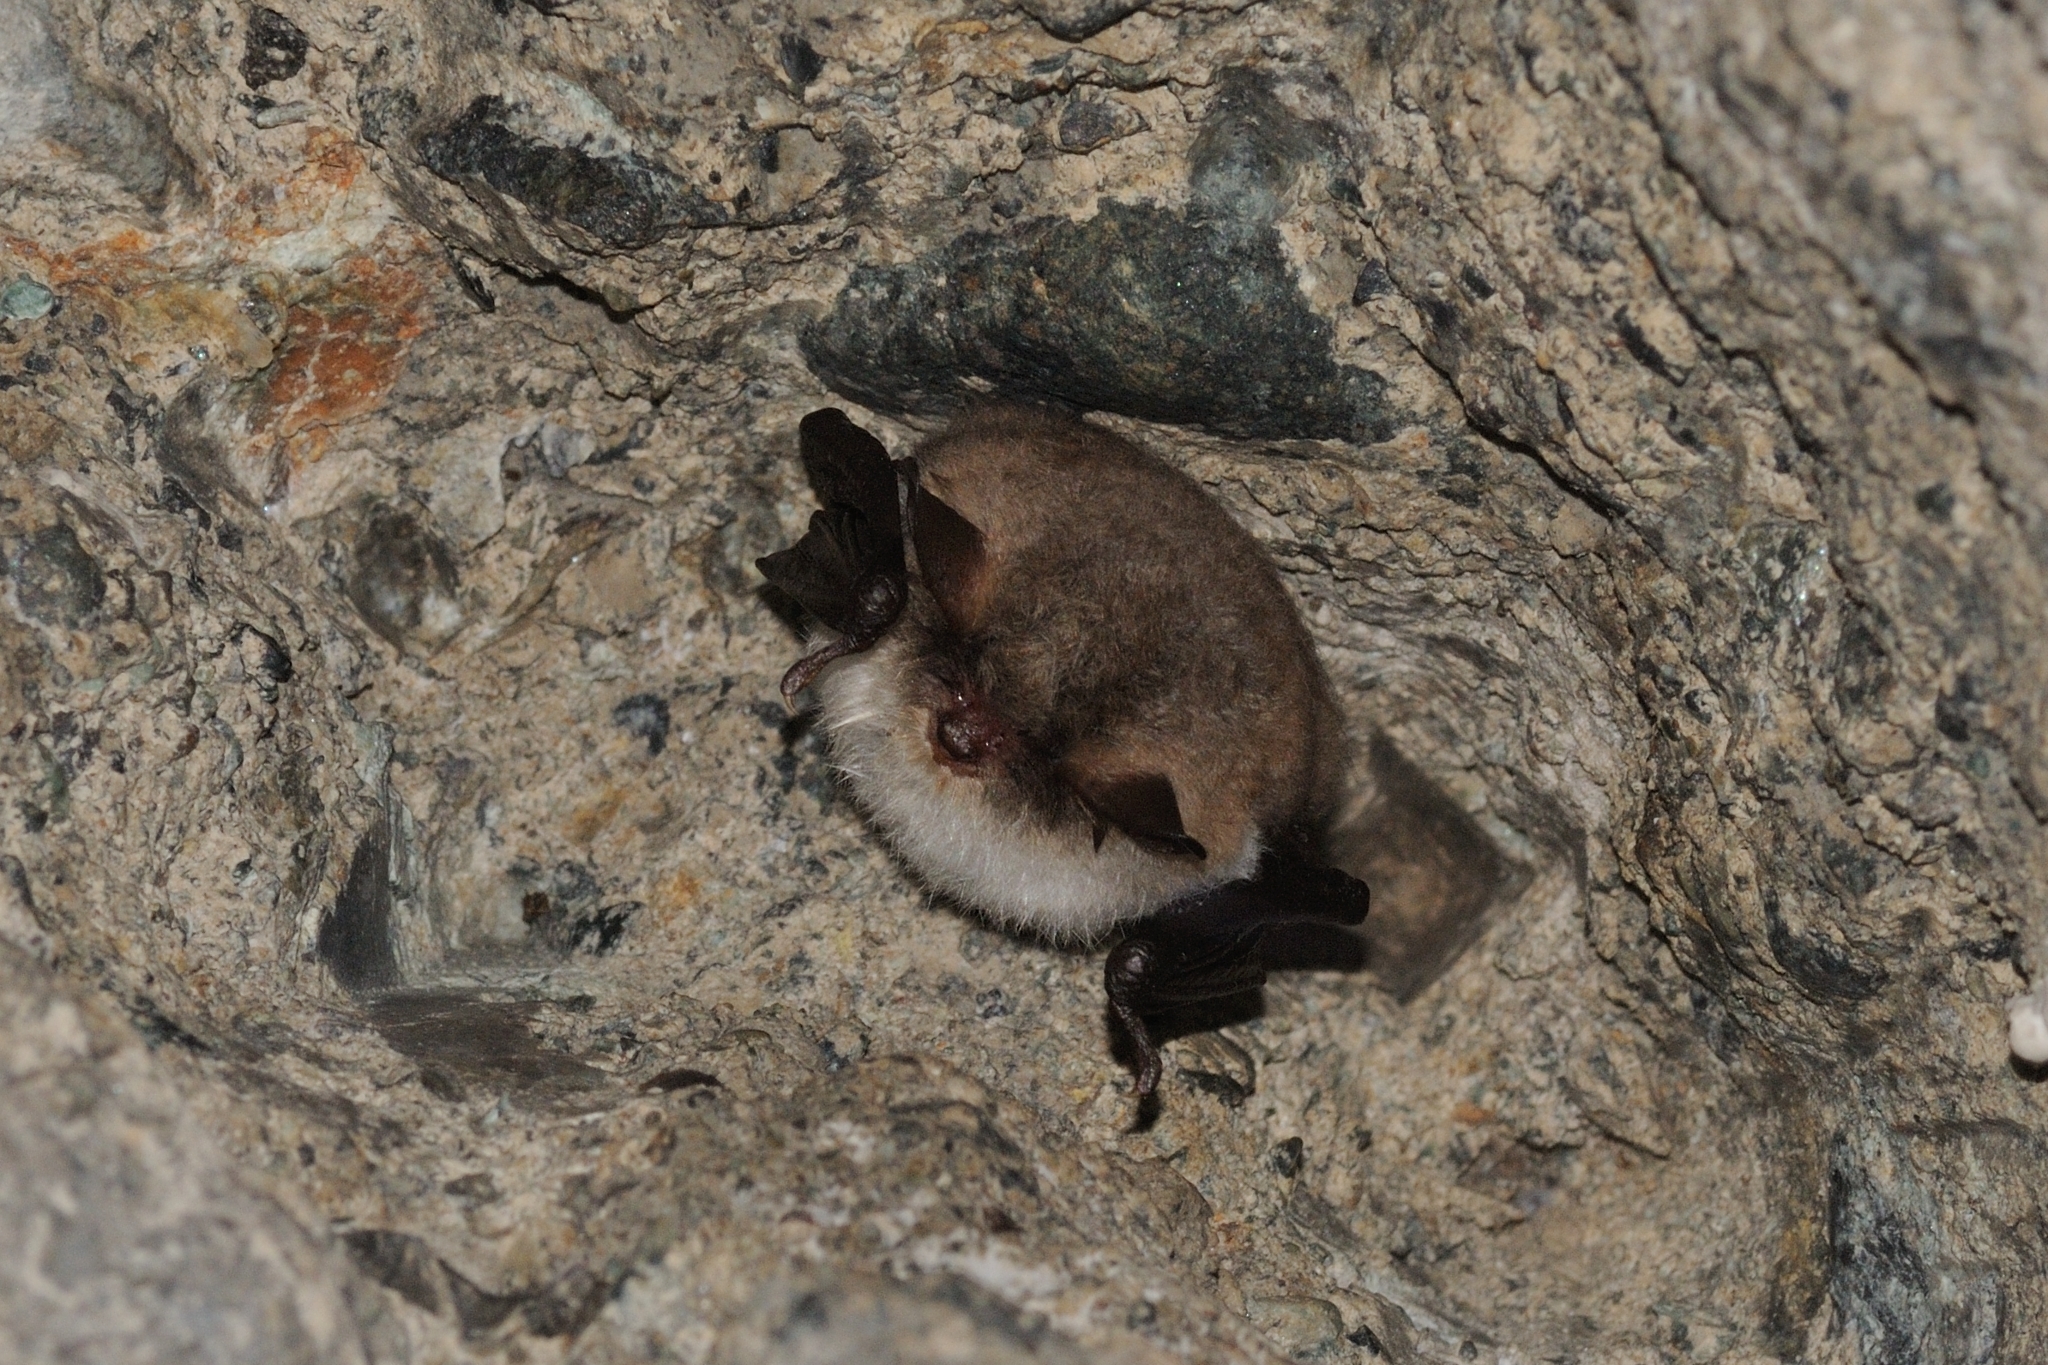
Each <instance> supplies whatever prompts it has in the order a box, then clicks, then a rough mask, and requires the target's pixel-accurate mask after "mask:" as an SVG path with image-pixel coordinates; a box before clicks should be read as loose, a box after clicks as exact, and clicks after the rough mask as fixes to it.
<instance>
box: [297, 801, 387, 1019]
mask: <svg viewBox="0 0 2048 1365" xmlns="http://www.w3.org/2000/svg"><path fill="white" fill-rule="evenodd" d="M390 864H391V828H390V825H389V824H388V823H387V822H385V821H383V820H379V821H378V822H377V823H376V825H374V826H373V827H371V829H370V830H369V832H368V833H366V834H364V835H363V837H362V839H361V840H360V841H359V842H358V843H357V844H356V851H355V853H354V854H352V855H351V856H350V858H349V860H348V876H347V878H346V879H345V880H344V881H343V882H342V885H341V894H340V895H338V896H336V897H335V899H334V905H333V907H332V908H331V909H329V910H328V912H327V914H326V916H325V917H324V918H323V919H322V920H321V921H320V935H319V937H318V939H316V940H315V942H314V951H315V952H317V953H318V954H319V957H320V961H321V962H323V963H324V964H326V967H327V970H328V971H330V972H332V973H334V979H335V980H336V981H339V982H340V983H341V984H342V985H343V986H344V987H345V988H347V989H348V990H351V991H366V990H377V989H380V988H382V987H385V986H395V985H397V984H398V954H397V951H396V950H395V949H394V948H393V947H392V943H391V878H390Z"/></svg>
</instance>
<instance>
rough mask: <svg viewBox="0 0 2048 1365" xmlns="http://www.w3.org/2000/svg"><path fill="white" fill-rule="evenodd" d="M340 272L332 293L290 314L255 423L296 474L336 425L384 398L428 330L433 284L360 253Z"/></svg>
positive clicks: (304, 303)
mask: <svg viewBox="0 0 2048 1365" xmlns="http://www.w3.org/2000/svg"><path fill="white" fill-rule="evenodd" d="M335 275H336V276H337V277H338V278H337V279H336V281H335V284H334V286H333V287H332V288H330V289H328V290H327V291H326V292H324V293H321V294H315V295H312V296H310V297H308V298H306V299H305V300H303V301H301V302H299V303H297V304H294V305H293V306H292V307H291V309H290V310H289V311H288V312H287V313H286V314H285V341H284V345H283V346H282V347H281V348H280V350H279V352H278V356H277V361H276V363H275V364H274V365H273V366H272V367H271V371H270V379H269V383H268V384H267V385H266V386H265V390H264V395H263V404H262V409H261V412H260V414H259V416H258V418H257V421H256V424H255V426H256V430H257V432H259V433H261V434H263V435H267V436H269V437H270V438H271V439H273V440H275V441H277V442H279V443H280V444H281V445H282V446H283V448H284V449H285V451H286V453H287V456H288V457H289V458H290V459H291V461H292V467H293V468H295V469H296V468H302V467H304V466H305V465H307V464H311V463H313V462H314V461H316V460H318V459H319V458H320V456H321V454H322V453H324V451H325V449H326V445H327V435H328V432H329V431H330V430H331V429H332V428H333V427H335V426H338V425H340V424H341V423H343V422H346V421H348V420H350V419H351V418H355V417H360V416H362V415H363V414H365V413H367V412H370V411H373V410H374V409H375V408H376V407H377V405H378V404H379V403H381V402H383V401H384V398H385V395H387V394H388V393H390V391H391V386H392V385H393V384H396V383H397V382H398V376H399V374H400V373H401V372H402V371H403V369H404V366H405V356H406V352H407V351H408V350H410V349H411V346H412V343H413V341H414V340H416V339H417V338H418V337H419V336H420V334H421V333H422V332H424V331H425V330H426V322H425V319H424V315H423V313H422V311H421V305H422V302H423V300H424V299H425V296H426V282H425V281H424V280H422V279H421V278H420V276H419V275H418V274H416V273H415V272H414V271H412V270H410V269H408V268H406V267H405V266H402V265H396V264H391V263H388V262H384V261H378V260H375V259H373V258H370V257H365V256H359V257H356V258H355V259H353V260H351V261H348V262H347V263H346V264H344V265H342V266H340V267H339V268H338V269H337V270H336V271H335Z"/></svg>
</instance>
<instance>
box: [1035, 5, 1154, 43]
mask: <svg viewBox="0 0 2048 1365" xmlns="http://www.w3.org/2000/svg"><path fill="white" fill-rule="evenodd" d="M1143 8H1144V5H1143V4H1142V3H1141V0H1024V12H1025V13H1026V14H1029V15H1030V16H1031V17H1032V18H1034V19H1036V20H1037V21H1038V22H1039V24H1040V26H1042V27H1043V28H1044V29H1045V31H1046V32H1047V33H1050V34H1051V35H1052V36H1053V37H1055V38H1064V39H1066V40H1067V41H1068V42H1070V43H1072V42H1078V41H1080V40H1081V39H1083V38H1089V37H1093V36H1094V35H1095V34H1097V33H1100V32H1102V30H1104V29H1106V28H1108V27H1109V26H1110V25H1111V24H1114V23H1116V22H1117V21H1118V20H1120V19H1125V18H1128V17H1129V16H1131V15H1132V14H1135V13H1136V12H1137V11H1139V10H1141V9H1143Z"/></svg>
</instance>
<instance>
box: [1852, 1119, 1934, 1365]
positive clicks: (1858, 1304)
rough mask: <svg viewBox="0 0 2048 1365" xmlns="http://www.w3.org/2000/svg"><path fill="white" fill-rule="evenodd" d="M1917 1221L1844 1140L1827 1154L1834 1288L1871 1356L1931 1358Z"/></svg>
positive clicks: (1930, 1317)
mask: <svg viewBox="0 0 2048 1365" xmlns="http://www.w3.org/2000/svg"><path fill="white" fill-rule="evenodd" d="M1913 1222H1914V1220H1911V1219H1908V1218H1902V1217H1901V1216H1900V1211H1899V1210H1898V1209H1896V1208H1895V1207H1894V1206H1893V1201H1892V1200H1891V1199H1888V1198H1887V1197H1886V1192H1885V1191H1884V1190H1882V1189H1880V1188H1879V1186H1878V1184H1877V1182H1876V1181H1875V1180H1873V1179H1872V1178H1871V1174H1870V1172H1869V1171H1868V1170H1866V1169H1865V1168H1864V1166H1863V1165H1862V1163H1861V1162H1859V1161H1858V1159H1857V1155H1856V1153H1855V1151H1854V1150H1853V1149H1852V1148H1851V1146H1850V1144H1849V1143H1848V1142H1847V1141H1845V1140H1839V1139H1838V1140H1837V1141H1836V1143H1835V1145H1834V1149H1833V1151H1832V1152H1831V1153H1830V1155H1829V1160H1828V1249H1829V1251H1830V1253H1831V1259H1832V1262H1833V1269H1832V1273H1831V1275H1830V1278H1829V1292H1830V1293H1831V1294H1832V1295H1833V1297H1834V1300H1835V1307H1836V1310H1837V1311H1838V1312H1839V1313H1841V1314H1842V1316H1843V1317H1844V1318H1846V1319H1848V1320H1849V1321H1850V1322H1853V1323H1855V1324H1856V1327H1857V1329H1858V1332H1859V1333H1860V1335H1861V1336H1862V1338H1863V1340H1864V1342H1866V1343H1867V1346H1866V1350H1867V1352H1868V1354H1867V1355H1866V1357H1865V1358H1866V1359H1869V1360H1873V1361H1877V1360H1885V1361H1891V1360H1899V1361H1905V1360H1926V1359H1930V1358H1933V1359H1948V1358H1952V1357H1949V1356H1947V1355H1946V1353H1945V1352H1944V1353H1940V1354H1937V1355H1933V1356H1930V1354H1929V1347H1930V1346H1935V1345H1936V1344H1937V1343H1935V1342H1934V1341H1932V1340H1931V1338H1932V1337H1933V1336H1934V1335H1935V1332H1934V1328H1935V1317H1936V1312H1937V1306H1936V1305H1935V1303H1934V1302H1933V1297H1934V1295H1933V1285H1932V1284H1931V1282H1930V1276H1929V1274H1928V1269H1927V1262H1926V1259H1925V1258H1924V1257H1923V1256H1922V1255H1921V1253H1920V1251H1919V1249H1918V1248H1916V1247H1915V1246H1914V1245H1913V1232H1914V1228H1913Z"/></svg>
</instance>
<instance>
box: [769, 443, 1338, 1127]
mask: <svg viewBox="0 0 2048 1365" xmlns="http://www.w3.org/2000/svg"><path fill="white" fill-rule="evenodd" d="M799 441H800V445H801V450H802V455H803V461H804V468H805V471H806V472H807V473H808V474H809V476H810V480H811V485H812V487H813V489H814V490H815V491H816V492H817V494H818V497H819V500H820V501H821V502H822V503H823V504H824V506H823V508H822V510H820V511H818V512H817V513H815V514H814V515H813V516H812V518H811V525H810V529H809V530H808V531H807V532H806V533H805V535H804V536H803V538H802V539H801V540H799V541H798V542H797V543H796V544H795V545H793V546H791V547H790V548H788V549H785V550H781V551H779V552H777V553H775V554H772V555H769V556H767V557H766V558H764V559H762V560H760V561H759V566H760V569H761V572H762V574H763V575H764V576H765V577H766V578H767V579H768V581H769V582H770V583H772V584H774V585H775V586H777V587H779V588H781V589H783V590H784V591H785V592H787V593H788V594H789V595H790V596H791V597H793V598H795V599H796V601H797V602H799V603H800V604H801V605H802V606H803V607H804V608H805V609H806V610H808V611H809V612H810V613H811V614H812V615H814V616H815V617H817V619H818V620H819V622H821V623H822V624H823V625H824V626H825V627H826V628H827V629H828V630H829V631H830V632H831V633H832V637H831V639H830V640H829V642H828V643H826V644H824V645H823V646H822V647H820V648H818V649H816V650H815V651H813V652H812V653H810V654H807V655H806V656H804V657H803V658H802V659H800V660H799V661H798V662H797V663H796V665H795V666H794V667H792V668H791V669H790V670H789V672H788V673H787V674H786V675H785V676H784V678H783V680H782V692H783V696H784V698H785V699H787V700H789V701H790V702H791V703H792V704H794V701H795V698H796V697H797V696H798V694H800V693H802V692H803V691H804V690H805V689H806V688H809V687H811V686H812V685H813V684H815V685H816V687H817V690H818V693H819V695H820V698H821V700H822V702H823V724H824V726H825V727H826V730H827V732H828V733H829V735H830V739H831V745H832V750H833V755H834V758H835V759H836V760H837V762H838V763H839V764H840V765H841V766H842V767H843V768H844V770H845V771H846V773H847V775H848V777H849V779H850V780H851V782H852V784H853V788H854V791H855V793H856V795H857V796H858V797H859V799H860V801H861V803H862V804H863V805H864V806H865V807H866V809H867V811H868V813H869V815H870V816H871V817H872V818H873V820H874V822H875V824H877V825H878V826H880V828H881V830H882V832H883V833H884V834H886V835H887V836H888V838H889V839H890V840H891V842H893V843H894V844H895V846H896V847H897V848H898V849H899V850H900V851H901V852H902V854H903V856H904V857H905V858H906V859H907V860H908V861H909V862H910V864H911V866H912V867H914V868H915V869H916V870H917V871H918V873H919V874H920V875H921V876H922V877H923V878H924V879H925V880H926V881H927V882H928V883H930V885H931V886H932V887H933V888H934V889H936V890H938V891H941V892H943V893H945V894H947V895H949V896H951V897H953V898H955V899H957V900H959V901H960V902H962V903H964V904H966V905H968V906H971V907H973V908H974V909H976V910H979V911H981V912H983V913H984V914H986V915H988V916H989V917H990V918H992V919H994V920H996V921H997V922H999V923H1001V924H1004V925H1006V926H1010V927H1015V928H1029V929H1032V930H1036V931H1038V932H1041V933H1045V934H1048V935H1051V936H1053V937H1055V938H1078V939H1095V938H1099V937H1101V936H1102V935H1104V934H1105V933H1106V932H1107V931H1108V930H1110V929H1111V928H1112V927H1113V926H1117V925H1126V926H1128V928H1127V929H1126V931H1125V935H1124V937H1123V939H1122V941H1121V942H1120V943H1118V944H1117V945H1116V947H1115V948H1114V949H1112V950H1111V952H1110V954H1109V960H1108V962H1107V963H1106V964H1105V968H1104V985H1105V987H1106V989H1107V992H1108V996H1109V1007H1110V1011H1111V1013H1112V1014H1113V1015H1114V1017H1115V1018H1116V1020H1117V1022H1118V1023H1119V1024H1120V1025H1121V1027H1122V1028H1123V1029H1124V1030H1125V1032H1126V1033H1127V1034H1128V1035H1129V1038H1130V1041H1131V1043H1132V1044H1133V1046H1134V1047H1135V1049H1136V1052H1137V1056H1138V1061H1139V1066H1138V1074H1137V1086H1136V1088H1137V1093H1138V1094H1139V1095H1141V1096H1142V1095H1148V1094H1150V1093H1151V1092H1152V1090H1153V1089H1154V1087H1155V1086H1157V1084H1158V1082H1159V1052H1158V1049H1157V1047H1156V1046H1155V1045H1154V1043H1153V1041H1152V1038H1151V1035H1150V1034H1149V1033H1148V1032H1147V1031H1146V1026H1145V1019H1144V1016H1145V1015H1146V1014H1147V1013H1148V1012H1154V1011H1156V1010H1158V1009H1159V1008H1161V1007H1163V1006H1167V1005H1171V1004H1177V1003H1183V1002H1191V1001H1197V1000H1204V999H1211V998H1214V997H1218V996H1224V995H1234V994H1236V993H1238V992H1240V991H1244V990H1249V989H1252V988H1254V987H1256V986H1258V985H1259V984H1260V983H1261V982H1263V981H1264V980H1265V973H1264V970H1263V968H1262V967H1261V966H1260V962H1259V957H1258V949H1259V941H1260V938H1261V936H1262V935H1263V934H1264V932H1265V931H1266V930H1267V929H1269V928H1271V927H1272V926H1274V925H1280V924H1293V923H1304V922H1318V923H1326V924H1341V925H1353V924H1357V923H1358V922H1359V921H1360V920H1361V919H1363V918H1364V916H1365V912H1366V906H1367V901H1368V897H1367V893H1366V888H1365V885H1364V884H1363V883H1362V882H1359V881H1357V880H1356V879H1354V878H1352V877H1350V876H1349V875H1347V874H1346V873H1344V872H1341V871H1338V870H1336V869H1334V868H1329V867H1325V866H1322V865H1321V864H1320V863H1319V862H1318V861H1317V859H1316V856H1315V850H1316V847H1317V840H1318V836H1319V834H1320V832H1321V826H1322V824H1323V821H1324V819H1325V818H1326V817H1327V815H1328V813H1329V811H1330V809H1331V807H1332V805H1333V803H1334V801H1335V799H1336V797H1337V794H1338V785H1339V783H1340V781H1341V778H1342V772H1341V768H1342V763H1343V760H1344V756H1345V745H1344V733H1343V722H1342V718H1341V717H1340V715H1339V713H1338V710H1337V706H1336V702H1335V701H1334V699H1333V698H1332V696H1331V692H1330V684H1329V681H1328V679H1327V678H1326V677H1325V676H1324V674H1323V670H1322V665H1321V664H1320V662H1319V661H1318V660H1317V658H1316V652H1315V645H1314V643H1313V642H1312V641H1311V640H1310V639H1309V635H1308V631H1307V630H1306V629H1305V628H1304V627H1303V625H1302V622H1301V617H1300V616H1299V614H1298V613H1297V612H1296V610H1295V607H1294V603H1293V602H1292V601H1291V600H1290V599H1289V598H1288V596H1287V591H1286V589H1285V588H1284V587H1282V586H1281V583H1280V577H1279V575H1278V574H1277V573H1276V572H1275V571H1274V568H1273V565H1272V563H1271V562H1270V561H1269V560H1268V559H1267V558H1266V556H1265V554H1264V552H1263V551H1261V550H1260V548H1259V546H1258V544H1257V542H1255V541H1254V540H1253V539H1252V538H1251V536H1250V535H1248V534H1247V533H1246V532H1245V531H1244V530H1243V529H1242V528H1240V527H1239V526H1238V525H1237V523H1236V522H1234V521H1232V520H1231V519H1230V517H1229V515H1228V514H1226V513H1225V512H1224V510H1223V509H1222V508H1221V507H1220V506H1218V505H1217V503H1216V502H1215V501H1214V500H1212V499H1211V498H1210V497H1209V496H1208V495H1207V494H1206V493H1204V492H1203V491H1202V489H1201V487H1200V486H1199V485H1198V484H1196V483H1195V481H1194V480H1192V479H1190V478H1188V477H1187V476H1186V475H1184V474H1181V473H1180V472H1178V471H1176V470H1174V469H1171V468H1169V467H1168V466H1166V465H1165V464H1163V463H1161V462H1160V461H1159V460H1157V459H1155V458H1154V457H1152V456H1151V455H1148V454H1146V453H1145V452H1144V451H1142V450H1140V449H1138V448H1137V447H1136V446H1134V445H1132V444H1131V443H1129V442H1128V441H1124V440H1121V439H1119V438H1117V437H1116V436H1113V435H1111V434H1109V433H1107V432H1104V431H1101V430H1098V429H1096V428H1094V427H1089V426H1086V425H1083V424H1081V423H1079V422H1075V421H1071V420H1067V419H1063V418H1059V417H1055V416H1053V415H1051V414H1049V413H1045V412H1042V411H1038V410H1036V409H1030V408H1020V407H988V408H983V409H980V410H978V411H976V412H973V413H971V414H970V415H968V416H967V417H966V418H965V419H963V420H962V421H960V422H959V423H957V424H956V425H955V426H953V427H952V428H951V429H950V430H948V431H946V432H945V433H944V434H943V435H940V436H938V437H936V438H934V439H932V440H930V441H927V442H926V443H925V444H924V445H922V446H921V447H919V449H918V450H917V453H916V456H915V458H914V459H910V460H902V461H897V462H894V463H892V462H891V461H890V459H889V456H888V452H887V451H886V450H884V449H883V447H882V444H881V442H880V441H878V440H876V439H875V438H874V437H873V436H871V435H869V434H868V433H867V432H865V431H863V430H861V428H859V427H858V426H856V425H854V423H853V422H852V421H850V420H849V419H848V418H847V416H846V414H845V413H843V412H841V411H839V410H838V409H837V408H826V409H824V410H823V411H820V412H814V413H812V414H811V415H810V416H808V417H806V418H805V419H804V420H803V424H802V426H801V428H800V433H799Z"/></svg>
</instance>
